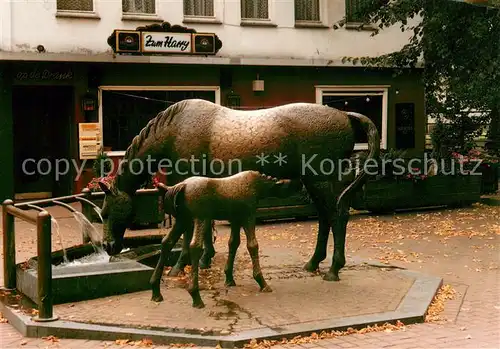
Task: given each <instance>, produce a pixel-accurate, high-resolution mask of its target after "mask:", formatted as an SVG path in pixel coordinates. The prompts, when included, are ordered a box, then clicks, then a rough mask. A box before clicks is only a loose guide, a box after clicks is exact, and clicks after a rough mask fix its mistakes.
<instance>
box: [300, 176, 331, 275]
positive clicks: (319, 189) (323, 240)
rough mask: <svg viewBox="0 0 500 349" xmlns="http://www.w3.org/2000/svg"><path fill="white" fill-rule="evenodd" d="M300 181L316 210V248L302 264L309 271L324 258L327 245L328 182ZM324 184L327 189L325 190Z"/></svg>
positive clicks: (316, 268) (328, 214) (328, 224)
mask: <svg viewBox="0 0 500 349" xmlns="http://www.w3.org/2000/svg"><path fill="white" fill-rule="evenodd" d="M302 182H303V183H304V186H305V188H306V190H307V192H308V193H309V196H310V197H311V200H312V201H313V203H314V206H315V207H316V211H317V212H318V235H317V238H316V248H315V249H314V254H313V255H312V256H311V259H309V261H308V262H307V263H306V264H305V265H304V269H305V270H307V271H309V272H314V271H316V270H318V268H319V263H321V262H322V261H323V260H324V259H325V258H326V254H327V253H326V248H327V246H328V236H329V234H330V227H331V220H330V219H331V218H330V212H329V208H328V207H329V206H331V205H329V204H328V195H329V194H328V192H329V191H330V190H329V187H330V186H329V183H328V182H313V181H311V180H307V179H303V180H302ZM325 185H326V186H328V190H325Z"/></svg>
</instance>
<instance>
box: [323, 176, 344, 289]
mask: <svg viewBox="0 0 500 349" xmlns="http://www.w3.org/2000/svg"><path fill="white" fill-rule="evenodd" d="M333 188H334V190H333V196H332V197H333V198H335V199H337V198H338V197H339V195H340V193H341V192H342V190H343V189H344V188H343V187H342V186H341V184H340V183H338V184H337V183H333ZM334 207H335V206H334ZM349 207H350V198H349V197H343V198H342V200H341V202H340V203H339V205H338V207H335V208H334V209H333V214H332V235H333V258H332V265H331V267H330V269H329V270H328V272H327V273H326V274H325V275H324V276H323V279H324V280H326V281H339V280H340V279H339V271H340V269H342V268H343V267H344V266H345V263H346V260H345V238H346V234H347V223H348V222H349Z"/></svg>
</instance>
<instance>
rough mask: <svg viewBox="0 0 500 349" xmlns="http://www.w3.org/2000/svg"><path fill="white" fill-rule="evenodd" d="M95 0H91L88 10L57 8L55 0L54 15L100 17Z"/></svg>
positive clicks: (62, 16)
mask: <svg viewBox="0 0 500 349" xmlns="http://www.w3.org/2000/svg"><path fill="white" fill-rule="evenodd" d="M97 7H98V6H97V1H96V0H92V10H90V11H81V10H62V9H58V8H57V0H56V12H55V16H56V17H61V18H90V19H100V16H99V14H98V12H97V9H98V8H97Z"/></svg>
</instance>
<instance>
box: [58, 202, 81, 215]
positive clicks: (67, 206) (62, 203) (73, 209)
mask: <svg viewBox="0 0 500 349" xmlns="http://www.w3.org/2000/svg"><path fill="white" fill-rule="evenodd" d="M52 202H53V203H54V204H56V205H58V206H62V207H64V208H66V209H67V210H69V211H71V213H75V212H77V210H76V209H75V208H74V207H72V206H70V205H68V204H66V203H64V202H61V201H57V200H53V201H52Z"/></svg>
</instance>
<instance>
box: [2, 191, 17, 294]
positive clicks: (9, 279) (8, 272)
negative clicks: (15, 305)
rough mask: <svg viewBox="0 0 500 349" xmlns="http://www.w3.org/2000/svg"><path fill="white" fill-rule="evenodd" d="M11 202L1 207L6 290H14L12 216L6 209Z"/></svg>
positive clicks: (14, 258)
mask: <svg viewBox="0 0 500 349" xmlns="http://www.w3.org/2000/svg"><path fill="white" fill-rule="evenodd" d="M13 204H14V202H13V201H12V200H5V201H4V202H3V207H2V222H3V281H4V286H5V288H6V289H8V290H14V289H15V288H16V237H15V230H14V216H13V215H11V214H10V213H9V212H8V210H7V207H9V206H12V205H13Z"/></svg>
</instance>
